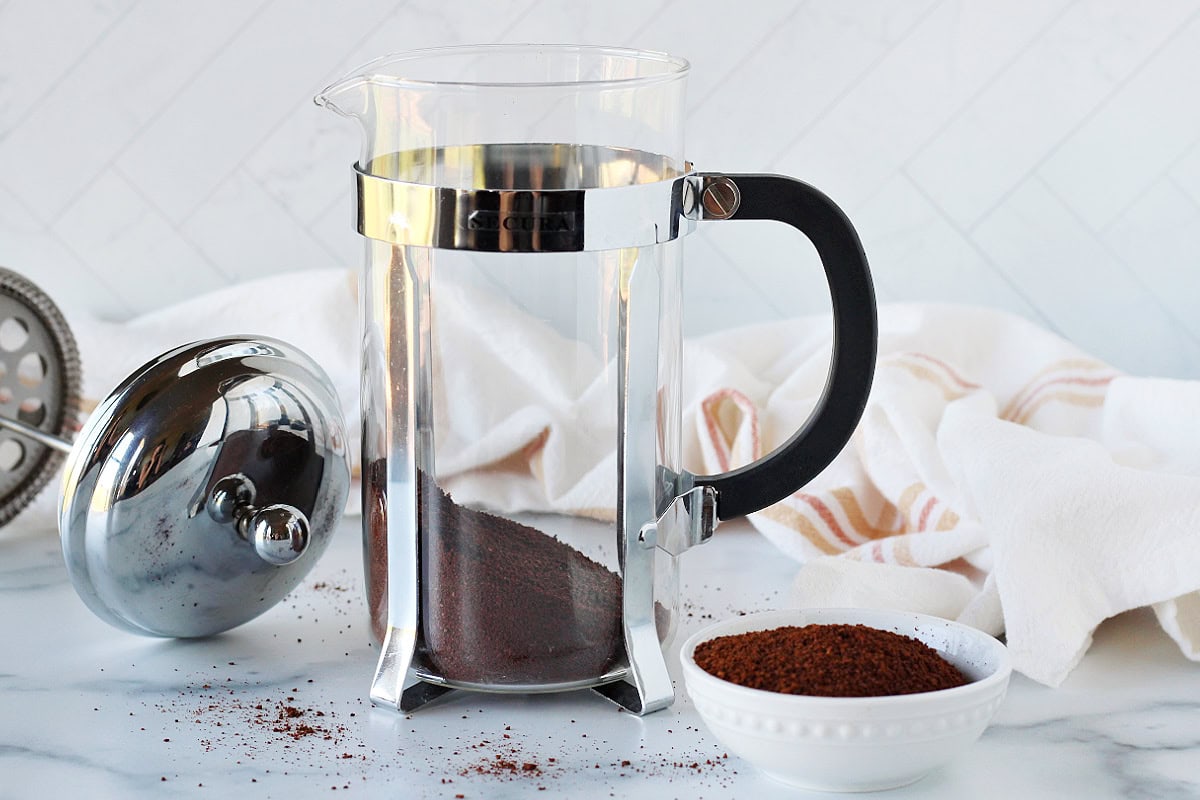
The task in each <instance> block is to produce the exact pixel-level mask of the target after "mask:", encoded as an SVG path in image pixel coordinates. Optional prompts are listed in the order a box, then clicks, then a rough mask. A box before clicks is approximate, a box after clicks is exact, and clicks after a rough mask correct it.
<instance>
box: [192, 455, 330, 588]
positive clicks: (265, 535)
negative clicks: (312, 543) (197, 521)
mask: <svg viewBox="0 0 1200 800" xmlns="http://www.w3.org/2000/svg"><path fill="white" fill-rule="evenodd" d="M254 494H255V492H254V484H253V483H252V482H251V481H250V479H249V478H247V477H246V476H245V475H241V474H238V475H230V476H227V477H225V478H222V479H221V480H219V481H217V482H216V484H215V485H214V486H213V488H212V492H211V493H210V494H209V496H208V502H207V503H206V507H207V509H208V515H209V516H210V517H212V518H213V519H214V520H216V521H217V522H220V523H229V522H232V523H234V525H235V527H236V530H237V532H238V535H239V536H241V537H242V538H243V539H245V540H247V541H249V542H250V543H252V544H253V545H254V552H256V553H258V556H259V558H261V559H262V560H263V561H266V562H267V563H268V564H274V565H275V566H280V567H281V566H283V565H285V564H290V563H292V562H293V561H295V560H296V559H298V558H300V556H302V555H304V551H305V550H307V549H308V541H309V525H308V518H307V517H305V516H304V513H303V512H301V511H300V509H298V508H296V507H295V506H289V505H286V504H284V503H276V504H275V505H270V506H266V507H264V508H256V507H255V506H254Z"/></svg>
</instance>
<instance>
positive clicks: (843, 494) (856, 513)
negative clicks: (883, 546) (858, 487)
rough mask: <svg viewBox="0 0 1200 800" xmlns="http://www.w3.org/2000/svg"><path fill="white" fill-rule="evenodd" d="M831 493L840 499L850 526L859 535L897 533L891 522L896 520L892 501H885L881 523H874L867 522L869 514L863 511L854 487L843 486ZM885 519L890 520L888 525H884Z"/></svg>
mask: <svg viewBox="0 0 1200 800" xmlns="http://www.w3.org/2000/svg"><path fill="white" fill-rule="evenodd" d="M830 494H832V495H833V497H834V499H835V500H837V501H838V504H839V505H840V506H841V507H842V513H844V514H845V515H846V519H847V520H848V521H849V522H850V526H851V527H852V528H854V532H855V533H857V534H858V535H859V536H861V537H863V538H864V539H882V538H883V537H885V536H891V535H892V534H893V533H895V531H893V530H891V524H892V522H894V521H895V515H896V507H895V506H894V505H892V504H891V503H887V502H885V504H884V507H883V513H882V514H881V515H880V517H879V524H878V525H872V524H871V523H869V522H867V515H866V514H864V513H863V510H862V506H860V505H859V504H858V498H857V497H855V496H854V490H853V489H851V488H849V487H848V486H843V487H842V488H840V489H834V490H833V491H832V492H830ZM885 519H886V520H887V521H888V524H887V525H886V526H885V525H884V520H885Z"/></svg>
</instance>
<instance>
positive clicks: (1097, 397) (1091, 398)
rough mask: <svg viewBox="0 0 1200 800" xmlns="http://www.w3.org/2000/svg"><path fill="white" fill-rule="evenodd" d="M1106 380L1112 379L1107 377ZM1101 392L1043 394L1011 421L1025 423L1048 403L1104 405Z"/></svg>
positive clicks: (1092, 406) (1088, 406)
mask: <svg viewBox="0 0 1200 800" xmlns="http://www.w3.org/2000/svg"><path fill="white" fill-rule="evenodd" d="M1108 380H1112V379H1111V378H1109V379H1108ZM1104 397H1105V396H1104V395H1103V394H1080V393H1079V392H1052V393H1050V394H1044V395H1042V396H1041V397H1039V398H1037V400H1036V401H1035V402H1034V403H1033V404H1032V405H1031V406H1029V408H1027V409H1026V410H1025V411H1024V413H1022V414H1021V415H1020V416H1019V417H1017V418H1016V419H1014V420H1013V422H1016V423H1019V424H1021V425H1025V424H1027V423H1028V422H1029V420H1031V419H1033V417H1034V415H1036V414H1037V412H1038V411H1040V410H1041V409H1042V406H1044V405H1046V404H1048V403H1065V404H1067V405H1072V406H1082V407H1085V408H1096V407H1097V406H1102V405H1104Z"/></svg>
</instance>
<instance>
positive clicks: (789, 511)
mask: <svg viewBox="0 0 1200 800" xmlns="http://www.w3.org/2000/svg"><path fill="white" fill-rule="evenodd" d="M757 513H759V514H762V515H763V516H764V517H766V518H767V519H769V520H771V521H772V522H778V523H779V524H780V525H783V526H784V527H786V528H791V529H792V530H794V531H795V532H796V533H798V534H800V535H801V536H803V537H804V538H805V539H807V540H808V542H809V543H810V544H811V545H812V546H813V547H815V548H817V549H818V550H820V551H821V552H822V553H824V554H825V555H834V554H836V553H840V552H842V548H840V547H837V546H836V545H834V544H833V543H831V542H830V541H829V540H828V539H826V538H825V537H824V536H822V535H821V532H820V530H818V529H817V526H816V525H814V524H813V522H812V520H810V519H809V518H808V517H806V516H805V515H804V514H802V513H800V512H799V511H797V510H796V509H794V508H789V507H787V506H785V505H783V504H781V503H776V504H775V505H773V506H768V507H767V508H764V509H763V510H762V511H759V512H757Z"/></svg>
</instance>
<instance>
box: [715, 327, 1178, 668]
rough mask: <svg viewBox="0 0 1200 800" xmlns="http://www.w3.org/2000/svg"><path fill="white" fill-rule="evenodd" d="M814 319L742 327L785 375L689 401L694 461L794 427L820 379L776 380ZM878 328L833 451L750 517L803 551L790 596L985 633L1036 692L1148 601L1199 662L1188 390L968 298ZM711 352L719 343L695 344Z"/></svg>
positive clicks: (731, 453)
mask: <svg viewBox="0 0 1200 800" xmlns="http://www.w3.org/2000/svg"><path fill="white" fill-rule="evenodd" d="M819 324H820V323H819V322H817V321H802V322H794V323H780V324H777V325H769V326H763V327H762V328H760V329H758V330H757V331H756V332H754V333H752V334H748V335H751V336H753V338H754V339H756V340H757V341H758V342H759V343H760V345H759V346H760V347H764V348H767V349H769V350H771V351H773V354H774V357H776V358H778V359H780V362H781V363H780V365H779V366H777V369H778V370H780V371H782V372H785V373H788V375H789V381H788V382H786V383H784V384H782V385H781V386H780V387H779V388H774V389H771V390H769V391H768V392H766V393H765V394H762V395H759V396H749V397H747V396H744V395H743V394H742V393H740V392H737V391H729V390H726V391H724V392H722V393H718V394H716V395H709V396H708V397H706V398H702V399H701V400H700V402H699V406H698V407H699V409H700V414H699V416H698V417H697V424H698V425H699V426H700V428H701V442H702V444H703V446H704V447H703V466H704V467H705V468H706V469H707V470H716V469H725V468H730V467H736V466H739V465H741V464H743V463H745V462H746V461H747V460H749V459H750V458H751V457H755V456H758V455H759V454H761V453H762V452H764V451H766V450H768V449H769V448H770V447H772V446H773V445H774V444H776V443H777V442H779V441H781V439H782V436H784V435H786V432H787V431H790V430H791V429H792V428H793V427H794V426H795V424H796V422H798V421H799V419H800V417H799V416H798V415H797V414H796V413H795V412H794V410H795V409H796V408H799V407H801V406H803V405H805V402H804V398H805V397H806V396H807V397H814V396H815V393H816V391H817V390H818V388H819V380H817V376H815V375H812V374H806V375H804V378H803V380H801V381H800V383H801V384H802V387H801V386H799V385H795V384H794V383H792V381H791V379H794V378H796V377H797V376H799V375H801V374H803V373H804V372H805V371H804V370H803V369H802V367H800V364H802V363H803V362H804V360H805V355H804V354H803V353H801V352H795V351H793V350H791V345H790V343H791V342H795V341H803V340H805V338H806V336H807V335H808V333H809V332H810V331H811V329H812V327H813V326H814V325H819ZM826 324H827V323H826ZM880 329H881V330H880V347H879V352H880V356H879V361H878V366H877V370H876V376H875V384H874V388H873V390H872V393H871V399H870V401H869V403H868V405H867V409H866V412H865V414H864V416H863V420H862V423H861V424H860V426H859V429H858V431H857V432H856V434H855V437H854V439H853V445H852V447H849V448H847V449H846V450H845V451H843V453H842V454H841V456H839V457H838V459H837V460H835V462H834V463H833V464H832V465H830V467H829V468H828V469H826V470H825V472H824V473H822V474H821V475H820V476H818V478H817V479H815V480H814V481H813V482H812V483H810V484H809V485H808V486H806V487H805V488H804V489H803V490H802V491H800V492H797V493H795V494H793V495H792V496H791V497H789V498H787V499H786V500H784V501H783V502H781V503H779V504H777V505H775V506H773V507H771V508H768V509H766V510H764V511H761V512H758V513H756V514H753V515H751V517H750V520H751V522H752V523H753V524H754V525H755V527H756V528H758V529H759V530H760V531H762V533H763V534H764V535H766V536H767V537H768V538H770V539H771V541H773V542H774V543H775V544H776V545H778V546H779V548H780V549H782V550H783V551H784V552H786V553H788V554H790V555H792V556H793V557H795V558H796V559H797V560H798V561H800V562H802V566H801V568H800V570H799V572H798V574H797V577H796V579H795V583H794V587H793V598H792V599H793V601H794V602H795V603H796V604H797V605H801V606H838V605H850V606H869V607H889V608H903V609H909V610H915V611H923V612H927V613H932V614H937V615H939V616H943V617H948V618H952V619H958V620H960V621H963V622H966V623H968V624H971V625H974V626H976V627H979V628H982V629H984V630H987V631H990V632H992V633H1000V632H1001V631H1004V632H1006V634H1007V640H1008V645H1009V649H1010V651H1011V653H1012V657H1013V665H1014V667H1015V668H1016V669H1018V670H1019V671H1021V672H1023V673H1025V674H1026V675H1028V676H1029V677H1031V678H1033V679H1035V680H1037V681H1040V682H1043V683H1046V684H1050V685H1057V684H1059V683H1060V682H1061V681H1062V680H1063V679H1064V678H1065V677H1066V675H1067V674H1068V673H1069V672H1070V670H1071V669H1072V668H1073V667H1074V666H1075V665H1076V664H1077V663H1078V661H1079V659H1080V658H1081V657H1082V656H1083V654H1084V652H1085V651H1086V650H1087V647H1088V645H1089V644H1090V643H1091V637H1092V633H1093V631H1094V630H1095V629H1096V627H1097V625H1099V623H1100V622H1101V621H1103V620H1104V619H1106V618H1108V617H1111V616H1113V615H1115V614H1118V613H1120V612H1122V611H1126V610H1129V609H1132V608H1138V607H1142V606H1153V607H1154V609H1155V611H1156V612H1157V614H1158V618H1159V620H1160V622H1161V624H1162V626H1163V628H1164V629H1165V630H1166V631H1167V632H1168V634H1170V635H1171V636H1172V637H1173V638H1174V639H1175V641H1176V642H1177V643H1178V644H1179V646H1180V648H1181V649H1182V651H1183V652H1184V654H1185V655H1187V656H1188V657H1189V658H1191V659H1193V660H1200V593H1198V590H1200V414H1198V413H1197V408H1200V382H1191V381H1169V380H1155V379H1149V378H1135V377H1129V376H1125V375H1122V374H1120V373H1118V372H1117V371H1116V370H1114V369H1112V368H1110V367H1109V366H1107V365H1105V364H1104V363H1102V362H1100V361H1098V360H1096V359H1094V358H1090V357H1088V356H1087V355H1086V354H1084V353H1082V352H1080V351H1079V350H1078V349H1077V348H1075V347H1073V346H1072V345H1070V344H1069V343H1067V342H1065V341H1064V340H1062V339H1061V338H1059V337H1057V336H1055V335H1053V334H1051V333H1048V332H1046V331H1045V330H1043V329H1041V328H1039V327H1037V326H1035V325H1033V324H1032V323H1030V322H1027V321H1025V320H1023V319H1019V318H1017V317H1014V316H1011V315H1007V314H1002V313H997V312H992V311H984V310H981V309H969V308H960V307H944V306H893V307H884V308H882V309H881V312H880ZM715 344H724V343H723V342H722V341H721V339H720V337H717V338H714V339H710V340H707V341H705V342H702V343H701V347H702V348H703V349H711V348H712V347H713V346H714V345H715ZM826 346H827V345H826ZM785 364H791V365H793V366H792V367H789V366H785ZM707 406H712V408H711V410H707V409H706V407H707ZM706 420H707V422H706ZM712 420H716V421H718V424H717V425H716V426H715V430H716V434H715V435H707V436H706V435H705V432H706V431H712V430H713V429H714V426H713V425H712V424H711V421H712ZM755 431H770V432H772V433H770V434H767V435H762V436H756V435H755Z"/></svg>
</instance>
